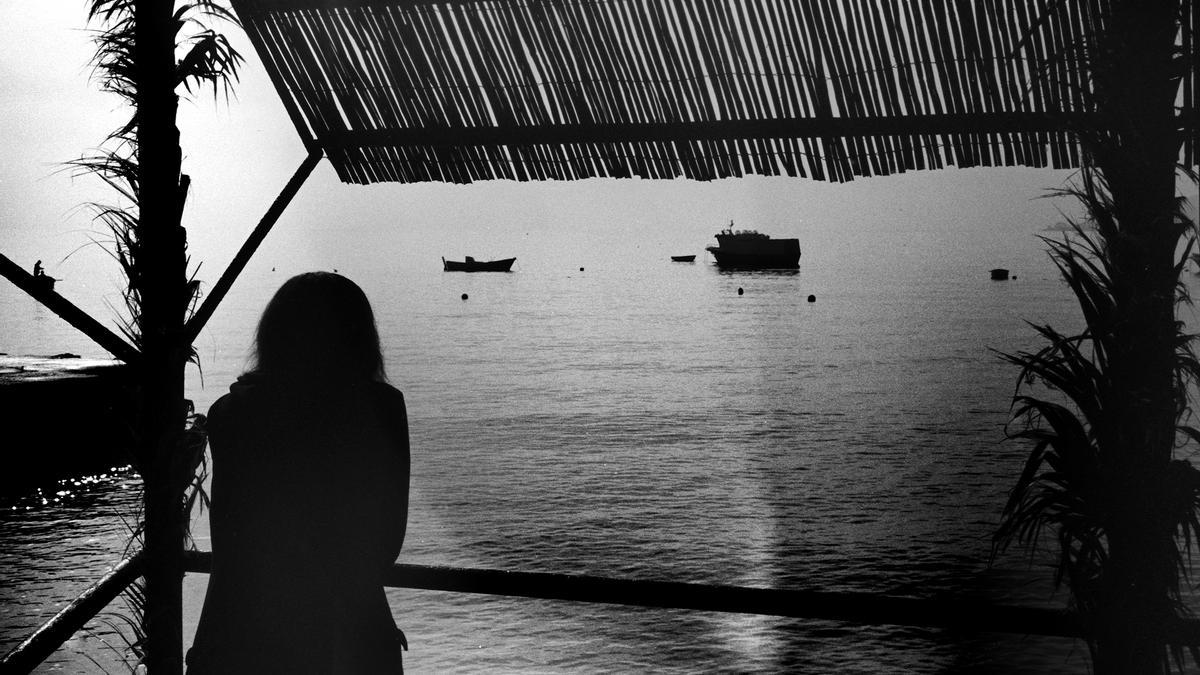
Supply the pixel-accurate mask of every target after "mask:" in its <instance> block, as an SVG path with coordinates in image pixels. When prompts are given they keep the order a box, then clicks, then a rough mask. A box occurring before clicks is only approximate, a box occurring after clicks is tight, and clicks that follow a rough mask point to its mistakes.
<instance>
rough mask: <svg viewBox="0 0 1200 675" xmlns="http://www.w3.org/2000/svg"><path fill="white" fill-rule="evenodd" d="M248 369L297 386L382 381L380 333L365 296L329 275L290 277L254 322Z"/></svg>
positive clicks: (307, 273) (338, 278) (341, 278)
mask: <svg viewBox="0 0 1200 675" xmlns="http://www.w3.org/2000/svg"><path fill="white" fill-rule="evenodd" d="M251 370H252V372H254V373H257V374H259V375H261V376H263V377H265V378H267V379H269V380H273V381H276V382H286V383H295V384H297V385H300V386H304V385H321V386H323V385H327V384H331V383H347V384H350V383H354V382H363V381H370V380H378V381H381V382H382V381H385V380H386V374H385V372H384V368H383V355H382V353H381V352H380V348H379V331H378V329H377V328H376V327H375V314H374V312H372V311H371V303H370V302H369V301H368V300H367V296H366V294H365V293H363V291H362V289H361V288H359V287H358V285H357V284H355V283H354V282H353V281H350V280H349V279H347V278H346V277H343V276H341V275H339V274H332V273H329V272H306V273H304V274H299V275H296V276H294V277H292V278H291V279H288V280H287V281H286V282H284V284H283V286H280V288H279V290H278V291H276V292H275V296H274V297H273V298H271V301H270V302H269V303H267V308H266V309H265V310H264V311H263V315H262V319H260V320H259V322H258V333H257V335H256V337H255V347H254V360H253V367H252V369H251Z"/></svg>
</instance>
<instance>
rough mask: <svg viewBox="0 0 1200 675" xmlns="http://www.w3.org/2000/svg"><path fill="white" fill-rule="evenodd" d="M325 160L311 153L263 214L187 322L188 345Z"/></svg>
mask: <svg viewBox="0 0 1200 675" xmlns="http://www.w3.org/2000/svg"><path fill="white" fill-rule="evenodd" d="M319 161H321V152H320V151H319V150H317V151H313V152H310V153H309V154H308V156H307V157H305V158H304V161H303V162H301V163H300V167H299V168H297V169H296V173H294V174H292V178H291V180H289V181H288V182H287V185H285V186H284V187H283V191H282V192H280V193H279V196H278V197H276V198H275V201H274V202H272V203H271V208H269V209H267V212H266V213H265V214H264V215H263V217H262V220H260V221H258V225H257V226H256V227H255V228H254V231H253V232H251V233H250V236H249V237H247V238H246V242H245V243H244V244H242V248H241V250H239V251H238V252H237V255H236V256H234V258H233V262H231V263H229V267H227V268H226V269H225V272H224V273H223V274H222V275H221V278H220V279H218V280H217V283H216V285H215V286H213V289H212V292H211V293H209V294H208V297H206V298H205V299H204V303H203V304H201V305H200V309H199V310H197V311H196V314H195V315H194V316H192V318H191V319H190V320H189V321H188V323H187V328H186V329H185V330H184V339H185V340H186V341H187V344H189V345H190V344H192V343H193V342H195V341H196V337H197V336H198V335H199V334H200V331H201V330H203V329H204V324H206V323H208V320H209V319H210V318H211V317H212V314H213V312H214V311H216V309H217V306H218V305H220V304H221V300H223V299H224V298H225V294H226V293H228V292H229V289H230V288H231V287H232V286H233V282H234V281H236V280H237V278H238V275H239V274H241V273H242V270H243V269H245V268H246V263H248V262H250V258H251V256H253V255H254V252H255V251H257V250H258V246H259V244H262V242H263V239H265V238H266V236H267V233H269V232H270V231H271V228H272V227H274V226H275V222H276V221H278V220H279V217H280V216H281V215H283V211H284V209H286V208H287V206H288V204H290V203H291V201H292V198H293V197H295V196H296V193H297V192H299V191H300V186H301V185H304V181H306V180H308V177H309V175H311V174H312V171H313V169H314V168H316V166H317V163H318V162H319Z"/></svg>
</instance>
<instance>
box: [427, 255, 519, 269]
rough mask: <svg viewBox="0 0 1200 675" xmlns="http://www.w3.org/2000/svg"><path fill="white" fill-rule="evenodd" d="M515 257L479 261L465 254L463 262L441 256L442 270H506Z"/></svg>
mask: <svg viewBox="0 0 1200 675" xmlns="http://www.w3.org/2000/svg"><path fill="white" fill-rule="evenodd" d="M516 260H517V259H516V258H504V259H503V260H486V261H480V260H476V259H474V258H472V257H471V256H467V259H466V260H464V261H463V262H459V261H457V260H446V259H445V258H442V271H444V272H507V271H509V270H510V269H511V268H512V265H513V263H514V262H516Z"/></svg>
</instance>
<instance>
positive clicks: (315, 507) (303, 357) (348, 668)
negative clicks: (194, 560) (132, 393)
mask: <svg viewBox="0 0 1200 675" xmlns="http://www.w3.org/2000/svg"><path fill="white" fill-rule="evenodd" d="M255 351H256V354H255V363H254V367H253V368H252V369H251V370H250V371H249V372H247V373H246V374H244V375H242V376H241V377H240V378H238V381H237V382H236V383H235V384H234V385H233V386H232V387H230V391H229V393H228V394H226V395H224V396H222V397H221V398H220V399H219V400H218V401H217V402H216V403H215V404H213V406H212V409H211V410H210V412H209V416H208V429H209V444H210V446H209V447H210V449H211V451H212V461H213V466H212V509H211V511H210V515H209V518H210V521H209V522H210V525H211V532H212V551H213V568H212V575H211V576H210V578H209V584H208V594H207V596H206V597H205V599H204V608H203V610H202V612H201V615H200V623H199V626H198V627H197V630H196V638H195V641H194V642H193V646H192V649H191V650H190V652H189V653H188V673H189V675H202V674H207V673H221V674H225V673H322V674H324V673H399V672H402V666H401V649H402V648H403V647H405V646H406V645H405V643H404V635H403V633H401V632H400V631H399V630H398V629H397V628H396V624H395V621H394V620H393V619H392V613H391V609H390V608H389V607H388V604H387V599H386V597H385V596H384V591H383V585H382V581H383V573H384V571H385V570H386V569H387V568H388V567H389V566H390V565H391V563H392V562H394V561H395V559H396V556H397V555H398V554H399V553H400V547H401V545H402V544H403V542H404V531H405V522H406V519H407V515H408V474H409V450H408V419H407V415H406V412H405V407H404V397H403V396H402V395H401V394H400V392H399V391H397V390H396V389H394V388H393V387H391V386H390V385H388V384H386V383H385V381H384V371H383V359H382V356H381V355H380V349H379V335H378V333H377V330H376V327H375V318H374V315H373V314H372V312H371V306H370V304H369V303H368V302H367V298H366V296H365V295H364V294H363V292H362V290H361V289H359V287H358V286H357V285H355V284H354V283H353V282H352V281H350V280H349V279H346V278H345V277H342V276H338V275H336V274H329V273H324V272H312V273H308V274H301V275H299V276H296V277H293V278H292V279H289V280H288V281H287V282H286V283H284V285H283V286H282V287H281V288H280V289H279V291H278V292H277V293H276V294H275V297H274V298H272V299H271V302H270V303H269V304H268V305H267V308H266V311H264V312H263V316H262V319H261V321H260V322H259V325H258V335H257V338H256V350H255Z"/></svg>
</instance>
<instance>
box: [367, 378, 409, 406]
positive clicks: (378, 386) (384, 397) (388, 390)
mask: <svg viewBox="0 0 1200 675" xmlns="http://www.w3.org/2000/svg"><path fill="white" fill-rule="evenodd" d="M371 395H372V396H374V397H375V399H376V400H377V401H380V402H381V403H383V404H385V405H389V406H396V405H398V406H401V407H403V406H404V394H403V393H401V392H400V390H399V389H397V388H395V387H393V386H392V385H390V384H388V383H387V382H378V381H376V382H372V383H371Z"/></svg>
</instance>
